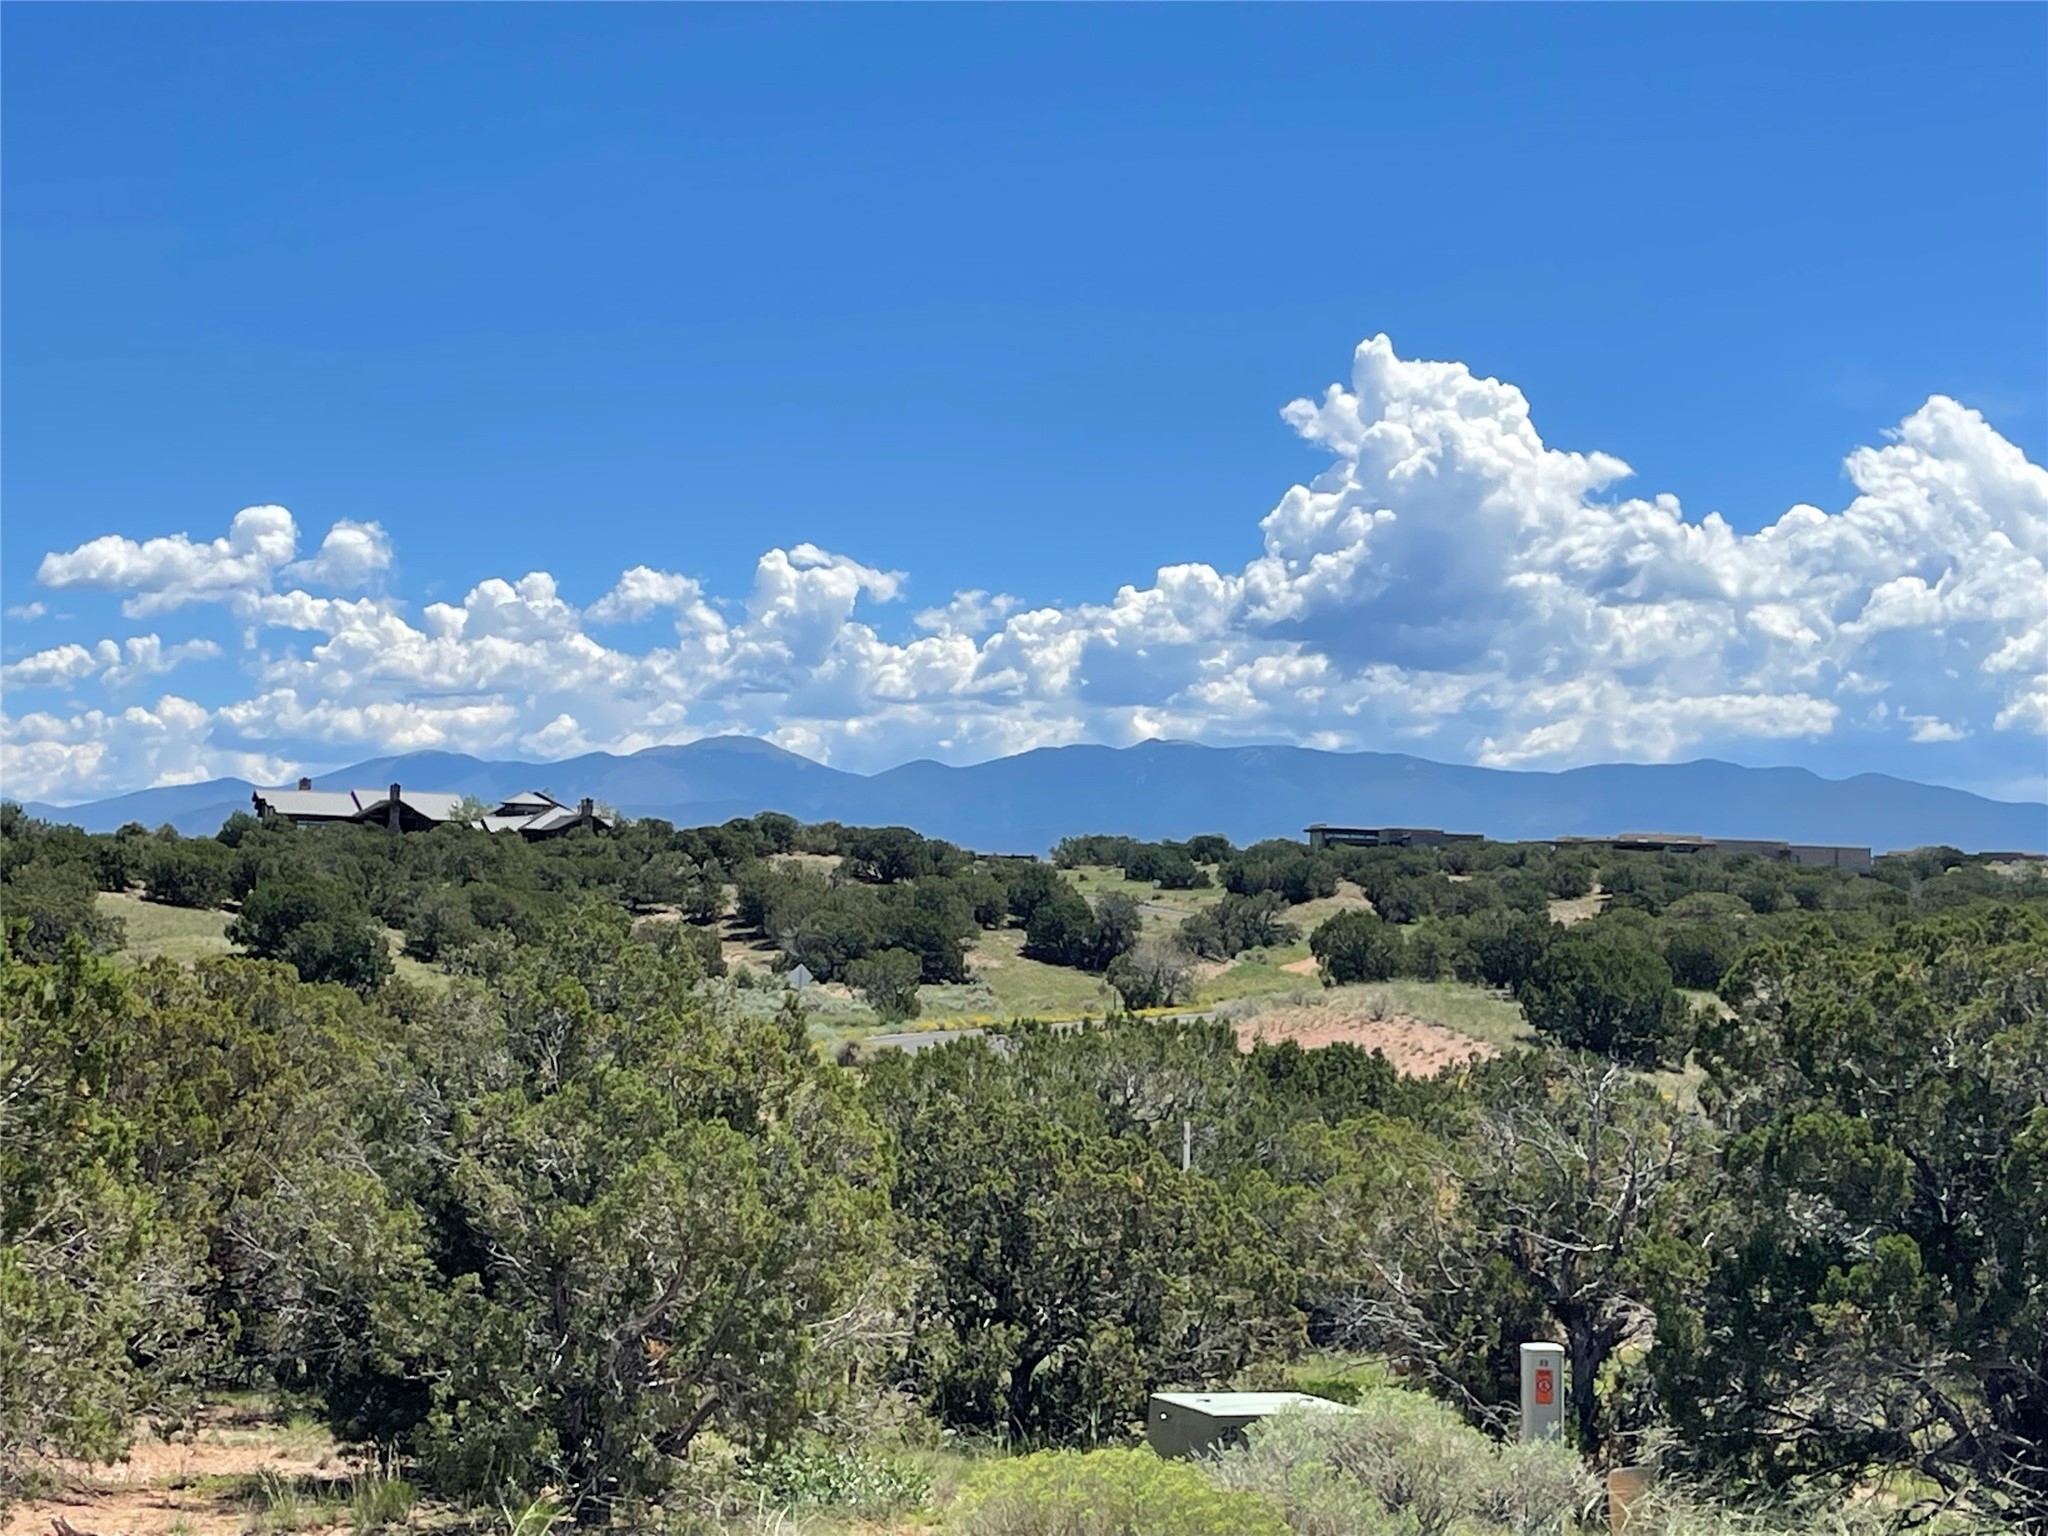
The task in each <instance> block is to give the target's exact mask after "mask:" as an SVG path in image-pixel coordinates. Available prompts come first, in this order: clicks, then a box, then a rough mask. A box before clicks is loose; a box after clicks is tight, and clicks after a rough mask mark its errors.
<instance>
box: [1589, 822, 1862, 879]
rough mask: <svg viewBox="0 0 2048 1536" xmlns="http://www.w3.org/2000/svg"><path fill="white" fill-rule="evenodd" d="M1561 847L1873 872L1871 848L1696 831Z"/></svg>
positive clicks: (1627, 835) (1591, 840)
mask: <svg viewBox="0 0 2048 1536" xmlns="http://www.w3.org/2000/svg"><path fill="white" fill-rule="evenodd" d="M1554 846H1556V847H1559V848H1587V847H1592V848H1612V849H1614V850H1615V851H1616V852H1618V853H1723V854H1730V855H1744V856H1747V857H1749V858H1753V859H1775V860H1778V861H1780V862H1783V863H1788V864H1800V865H1805V866H1807V867H1809V868H1815V869H1846V870H1849V871H1851V872H1853V873H1855V874H1859V875H1867V874H1869V873H1870V850H1869V849H1868V848H1861V847H1855V846H1852V845H1850V844H1846V843H1844V844H1835V843H1787V842H1782V841H1780V840H1778V839H1776V838H1767V837H1702V836H1700V834H1698V833H1697V832H1623V833H1620V834H1619V835H1617V836H1614V837H1560V838H1556V839H1554Z"/></svg>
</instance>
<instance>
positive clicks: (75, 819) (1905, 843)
mask: <svg viewBox="0 0 2048 1536" xmlns="http://www.w3.org/2000/svg"><path fill="white" fill-rule="evenodd" d="M314 782H315V784H316V785H317V786H319V787H323V788H329V787H331V788H336V789H343V788H351V787H355V786H368V787H375V788H381V787H383V786H385V785H388V784H392V783H398V784H406V785H410V786H412V787H413V788H415V789H445V790H449V791H452V792H454V793H456V794H468V795H475V796H476V797H477V798H478V799H481V800H496V799H500V798H502V797H504V796H506V795H509V794H512V793H514V792H516V791H518V790H523V789H546V790H548V791H550V792H551V793H552V794H554V795H555V796H556V797H557V798H559V799H562V800H566V801H574V800H576V799H578V798H580V797H582V796H584V795H589V796H591V797H593V798H595V799H597V800H599V801H602V802H605V803H608V804H610V805H612V806H615V807H617V808H618V809H619V810H621V811H623V812H625V813H626V814H627V815H629V816H660V817H664V818H666V819H667V820H669V821H672V822H674V823H676V824H677V825H678V826H701V825H704V824H707V823H711V822H719V821H724V820H726V819H728V818H729V817H733V816H750V815H752V814H753V813H755V812H756V811H767V810H774V811H786V812H788V813H789V814H790V815H792V816H796V817H800V818H801V819H803V820H805V821H843V822H847V823H849V824H854V825H870V826H876V825H903V826H912V827H916V828H917V829H918V830H919V831H921V832H923V833H925V834H926V835H928V836H933V837H945V838H950V839H952V840H953V841H955V842H958V843H962V844H964V845H966V846H967V847H970V848H975V849H979V850H982V851H984V852H1016V853H1042V852H1044V851H1045V850H1046V849H1048V848H1050V847H1051V846H1052V845H1053V844H1054V843H1055V842H1057V841H1058V840H1059V839H1060V838H1062V837H1064V836H1067V835H1069V834H1071V833H1081V832H1119V833H1126V834H1129V835H1131V836H1134V837H1145V838H1159V837H1189V836H1192V835H1193V834H1195V833H1198V832H1222V833H1224V834H1225V835H1227V836H1228V837H1230V838H1231V839H1233V840H1234V841H1236V842H1239V843H1246V842H1251V841H1254V840H1256V839H1258V838H1262V837H1298V836H1300V835H1301V830H1302V828H1303V827H1305V826H1307V825H1308V824H1309V823H1310V822H1316V821H1324V822H1333V823H1343V824H1353V825H1361V826H1414V827H1444V828H1448V829H1449V830H1451V831H1454V832H1483V833H1485V834H1486V835H1487V836H1489V837H1496V838H1505V839H1515V838H1544V837H1556V836H1562V835H1566V834H1584V835H1596V836H1597V835H1600V834H1603V833H1616V832H1633V831H1656V832H1697V833H1703V834H1705V835H1707V836H1719V837H1769V838H1783V839H1786V840H1787V841H1790V842H1802V843H1855V844H1868V845H1870V846H1871V847H1873V848H1875V849H1877V850H1878V851H1880V852H1882V851H1884V850H1886V849H1895V848H1913V847H1918V846H1920V845H1922V844H1928V843H1947V844H1950V845H1952V846H1955V847H1958V848H1963V849H1968V850H1979V849H2027V850H2044V849H2048V806H2043V805H2039V804H2034V803H2022V804H2014V803H2010V802H2006V801H2000V800H1987V799H1985V798H1984V797H1983V796H1981V795H1973V794H1969V793H1966V792H1965V791H1963V790H1959V789H1944V788H1941V787H1939V786H1936V785H1931V784H1916V783H1913V782H1911V781H1910V780H1906V779H1895V778H1890V777H1887V776H1886V775H1883V774H1875V773H1865V774H1858V775H1857V776H1856V777H1855V778H1852V779H1841V780H1835V779H1823V778H1821V777H1819V776H1818V775H1816V774H1812V773H1809V772H1807V771H1806V770H1805V769H1803V768H1742V767H1738V766H1736V765H1735V764H1733V763H1722V762H1714V761H1711V760H1703V761H1700V762H1692V763H1658V764H1632V763H1612V764H1602V765H1599V766H1595V767H1590V768H1572V769H1567V770H1565V771H1563V772H1560V773H1527V772H1515V771H1507V770H1502V769H1496V768H1470V767H1463V766H1459V765H1456V764H1451V763H1434V762H1430V761H1428V760H1426V759H1424V758H1419V757H1408V756H1404V755H1402V754H1398V753H1386V752H1317V751H1311V750H1309V749H1308V748H1305V747H1201V746H1194V745H1190V744H1187V743H1180V742H1157V741H1154V742H1145V743H1142V744H1141V745H1138V746H1134V747H1123V748H1116V747H1092V746H1077V747H1045V748H1041V749H1039V750H1037V751H1034V752H1024V753H1020V754H1019V755H1017V756H1015V757H1002V758H997V759H995V760H993V761H991V762H986V763H976V764H974V765H973V766H971V767H966V768H949V767H946V766H945V765H944V764H941V763H933V762H915V763H905V764H903V765H902V766H901V767H898V768H891V769H889V770H887V771H886V772H883V773H877V774H857V773H847V772H844V771H842V770H840V769H837V768H828V767H825V766H824V765H823V764H821V763H814V762H812V761H811V760H810V759H809V758H806V757H799V756H798V755H797V754H795V753H794V752H785V751H784V750H782V749H781V748H780V747H776V746H771V745H770V744H769V743H767V742H765V741H757V740H755V739H753V738H751V737H745V736H717V737H710V738H707V739H705V740H703V741H695V742H691V743H690V744H688V745H687V746H679V747H649V748H647V749H646V750H645V751H642V752H635V753H633V754H632V755H630V756H626V757H617V756H613V755H612V754H611V753H609V752H592V753H588V754H586V755H585V756H582V757H573V758H570V759H568V760H567V761H566V762H559V763H523V762H487V761H484V760H482V759H479V758H474V757H465V756H463V755H461V754H459V753H452V752H412V753H407V754H405V755H404V756H400V757H380V758H373V759H371V760H370V761H368V762H363V763H358V764H356V765H355V766H353V767H350V768H342V769H337V770H336V771H335V772H333V773H327V774H322V775H320V776H319V777H318V778H317V779H316V780H315V781H314ZM254 787H255V786H253V785H251V784H248V783H245V782H244V781H242V780H240V779H212V780H209V781H207V782H206V783H203V784H180V785H175V786H171V787H167V788H164V789H146V790H141V791H138V792H137V793H134V794H129V795H117V796H115V797H113V798H112V799H109V800H99V801H93V802H91V803H88V804H84V805H73V806H65V807H57V806H48V805H37V804H31V805H30V806H29V807H28V809H29V811H30V812H31V813H32V814H34V815H36V816H40V817H43V818H45V819H47V820H51V821H65V822H71V823H74V824H76V825H78V826H81V827H84V828H85V829H86V830H88V831H111V830H113V829H114V828H116V827H119V826H122V825H123V824H125V823H127V822H131V821H137V822H141V823H142V824H143V825H145V826H150V827H156V826H161V825H162V824H163V823H165V822H169V823H170V824H171V825H172V826H174V827H176V828H178V830H179V831H181V832H187V833H205V832H212V831H214V830H216V829H217V828H218V827H219V826H220V824H221V822H222V821H224V820H225V819H226V818H227V817H228V816H229V815H230V814H231V813H233V812H235V811H243V810H248V809H249V796H250V792H251V791H252V789H253V788H254Z"/></svg>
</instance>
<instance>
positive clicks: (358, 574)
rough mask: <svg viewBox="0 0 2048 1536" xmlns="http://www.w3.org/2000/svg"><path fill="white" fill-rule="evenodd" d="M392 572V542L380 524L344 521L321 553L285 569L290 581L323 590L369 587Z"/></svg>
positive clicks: (322, 545) (329, 535)
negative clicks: (306, 583)
mask: <svg viewBox="0 0 2048 1536" xmlns="http://www.w3.org/2000/svg"><path fill="white" fill-rule="evenodd" d="M390 569H391V540H390V538H389V536H388V535H386V533H385V532H384V529H383V527H382V526H381V525H380V524H377V523H354V522H350V521H349V520H348V519H347V518H343V519H342V520H341V521H340V522H338V523H336V524H335V525H334V526H333V527H332V528H330V529H328V530H327V537H326V538H324V539H322V540H321V541H320V553H319V554H317V555H315V556H314V557H313V558H312V559H311V560H302V561H299V562H298V563H296V564H294V565H288V566H286V567H285V569H284V573H283V574H284V576H285V578H286V579H287V580H289V581H310V582H312V583H313V584H314V585H315V586H320V587H340V588H344V589H346V588H353V587H361V586H367V585H368V584H369V583H370V582H371V581H372V580H373V579H375V578H376V577H378V576H381V575H382V574H383V573H384V572H386V571H388V570H390Z"/></svg>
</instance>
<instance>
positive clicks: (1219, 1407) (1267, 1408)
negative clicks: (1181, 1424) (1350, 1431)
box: [1152, 1392, 1344, 1419]
mask: <svg viewBox="0 0 2048 1536" xmlns="http://www.w3.org/2000/svg"><path fill="white" fill-rule="evenodd" d="M1152 1401H1153V1402H1155V1403H1171V1404H1172V1405H1173V1406H1174V1407H1176V1408H1192V1409H1194V1410H1195V1411H1196V1412H1198V1413H1206V1414H1211V1415H1213V1416H1214V1417H1216V1418H1219V1419H1255V1418H1257V1417H1259V1416H1260V1415H1261V1414H1267V1413H1278V1412H1280V1411H1281V1410H1282V1409H1284V1408H1339V1409H1341V1408H1343V1407H1344V1404H1342V1403H1336V1402H1332V1401H1331V1400H1330V1399H1329V1398H1327V1397H1312V1396H1310V1395H1309V1394H1308V1393H1306V1392H1154V1393H1153V1394H1152Z"/></svg>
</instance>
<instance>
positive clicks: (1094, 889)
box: [1060, 864, 1223, 919]
mask: <svg viewBox="0 0 2048 1536" xmlns="http://www.w3.org/2000/svg"><path fill="white" fill-rule="evenodd" d="M1209 873H1210V877H1211V878H1212V879H1213V878H1214V877H1215V873H1216V872H1215V871H1214V870H1213V869H1212V870H1211V871H1210V872H1209ZM1060 874H1061V875H1062V876H1064V877H1065V878H1066V880H1067V881H1068V883H1070V884H1071V885H1072V886H1073V887H1074V889H1076V890H1077V891H1079V892H1080V893H1081V894H1082V895H1083V896H1128V897H1130V898H1131V899H1132V900H1133V901H1142V902H1144V903H1145V904H1146V905H1148V906H1153V907H1171V908H1172V909H1173V910H1174V911H1175V912H1178V913H1180V914H1182V915H1183V916H1185V915H1186V914H1187V913H1190V912H1199V911H1201V910H1202V908H1204V907H1213V906H1214V905H1215V904H1216V903H1217V902H1219V901H1221V900H1222V899H1223V887H1222V886H1220V885H1212V886H1210V887H1208V888H1207V889H1206V890H1200V891H1162V890H1160V889H1159V887H1158V886H1156V885H1154V884H1153V883H1152V882H1151V881H1149V880H1127V879H1125V878H1124V872H1123V871H1122V870H1120V869H1118V868H1117V867H1116V866H1115V865H1114V864H1082V865H1078V866H1076V867H1075V868H1073V869H1063V870H1061V871H1060ZM1147 916H1148V917H1152V918H1154V919H1160V918H1161V914H1158V913H1148V914H1147Z"/></svg>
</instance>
